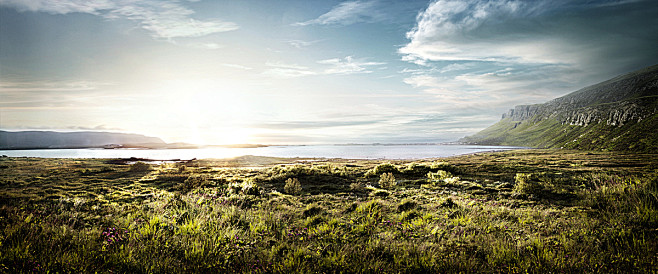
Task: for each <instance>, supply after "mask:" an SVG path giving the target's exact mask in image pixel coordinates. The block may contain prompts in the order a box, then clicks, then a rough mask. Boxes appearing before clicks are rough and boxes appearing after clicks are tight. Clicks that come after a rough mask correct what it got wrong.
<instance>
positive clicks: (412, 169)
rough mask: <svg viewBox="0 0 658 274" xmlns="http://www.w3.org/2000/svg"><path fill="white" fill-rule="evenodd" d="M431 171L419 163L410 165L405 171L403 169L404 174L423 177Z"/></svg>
mask: <svg viewBox="0 0 658 274" xmlns="http://www.w3.org/2000/svg"><path fill="white" fill-rule="evenodd" d="M429 171H430V167H428V166H426V165H421V164H418V163H411V164H408V165H407V167H406V168H405V169H402V170H401V172H402V174H405V175H423V174H426V173H427V172H429Z"/></svg>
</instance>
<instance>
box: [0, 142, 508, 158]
mask: <svg viewBox="0 0 658 274" xmlns="http://www.w3.org/2000/svg"><path fill="white" fill-rule="evenodd" d="M520 148H521V147H508V146H480V145H438V144H436V145H435V144H431V145H429V144H428V145H309V146H269V147H258V148H217V147H215V148H200V149H34V150H0V155H7V156H9V157H43V158H130V157H136V158H147V159H157V160H169V159H181V160H189V159H193V158H197V159H206V158H216V159H221V158H233V157H238V156H245V155H253V156H269V157H285V158H295V157H299V158H344V159H423V158H437V157H449V156H455V155H462V154H469V153H476V152H485V151H498V150H511V149H520Z"/></svg>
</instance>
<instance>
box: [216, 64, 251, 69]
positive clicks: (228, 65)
mask: <svg viewBox="0 0 658 274" xmlns="http://www.w3.org/2000/svg"><path fill="white" fill-rule="evenodd" d="M222 66H225V67H229V68H237V69H241V70H252V69H254V68H252V67H247V66H243V65H238V64H227V63H224V64H222Z"/></svg>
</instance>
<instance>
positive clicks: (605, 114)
mask: <svg viewBox="0 0 658 274" xmlns="http://www.w3.org/2000/svg"><path fill="white" fill-rule="evenodd" d="M657 132H658V65H655V66H651V67H648V68H645V69H641V70H638V71H635V72H632V73H629V74H626V75H622V76H619V77H616V78H613V79H610V80H608V81H605V82H602V83H599V84H596V85H593V86H589V87H586V88H583V89H581V90H578V91H575V92H573V93H570V94H568V95H565V96H563V97H560V98H557V99H553V100H551V101H548V102H546V103H544V104H536V105H521V106H516V107H514V109H510V110H509V111H508V112H507V113H505V114H503V116H502V119H501V120H500V121H499V122H498V123H496V124H494V125H492V126H490V127H488V128H486V129H484V130H482V131H480V132H478V133H476V134H475V135H472V136H468V137H464V138H462V139H461V140H460V142H462V143H469V144H483V145H511V146H529V147H542V148H570V149H582V150H617V151H635V152H656V151H658V140H657V137H658V135H657Z"/></svg>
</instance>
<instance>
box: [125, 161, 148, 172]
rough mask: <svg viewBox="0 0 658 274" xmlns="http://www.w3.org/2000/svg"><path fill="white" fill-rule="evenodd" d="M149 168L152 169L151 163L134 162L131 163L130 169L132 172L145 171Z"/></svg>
mask: <svg viewBox="0 0 658 274" xmlns="http://www.w3.org/2000/svg"><path fill="white" fill-rule="evenodd" d="M149 170H151V165H149V164H147V163H144V162H137V163H134V164H132V165H130V169H128V171H130V172H144V171H149Z"/></svg>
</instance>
